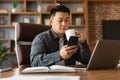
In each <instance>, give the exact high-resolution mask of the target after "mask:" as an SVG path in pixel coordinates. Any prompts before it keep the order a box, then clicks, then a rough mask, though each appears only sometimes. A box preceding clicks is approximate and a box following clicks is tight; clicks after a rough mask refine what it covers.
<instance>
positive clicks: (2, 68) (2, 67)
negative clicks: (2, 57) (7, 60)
mask: <svg viewBox="0 0 120 80" xmlns="http://www.w3.org/2000/svg"><path fill="white" fill-rule="evenodd" d="M11 69H12V67H10V66H0V72H4V71H8V70H11Z"/></svg>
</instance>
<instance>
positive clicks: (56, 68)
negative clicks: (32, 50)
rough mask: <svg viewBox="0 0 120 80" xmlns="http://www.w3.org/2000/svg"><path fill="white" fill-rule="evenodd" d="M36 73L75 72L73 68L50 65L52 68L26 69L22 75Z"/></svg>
mask: <svg viewBox="0 0 120 80" xmlns="http://www.w3.org/2000/svg"><path fill="white" fill-rule="evenodd" d="M36 72H76V69H74V68H73V67H68V66H62V65H52V66H49V67H47V66H40V67H27V68H25V69H24V70H23V71H22V73H36Z"/></svg>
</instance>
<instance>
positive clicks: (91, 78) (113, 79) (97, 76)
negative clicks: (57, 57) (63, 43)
mask: <svg viewBox="0 0 120 80" xmlns="http://www.w3.org/2000/svg"><path fill="white" fill-rule="evenodd" d="M19 75H24V76H31V75H40V76H43V75H44V76H45V75H46V76H47V75H51V76H54V75H61V76H80V77H81V79H80V80H120V68H118V69H112V70H91V71H80V72H75V73H35V74H22V73H21V69H18V68H16V69H12V70H10V71H7V72H2V73H0V78H7V77H13V76H19Z"/></svg>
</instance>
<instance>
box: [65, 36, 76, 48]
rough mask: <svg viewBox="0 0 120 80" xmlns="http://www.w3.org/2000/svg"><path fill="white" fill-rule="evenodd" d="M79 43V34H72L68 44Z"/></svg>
mask: <svg viewBox="0 0 120 80" xmlns="http://www.w3.org/2000/svg"><path fill="white" fill-rule="evenodd" d="M77 44H78V37H77V36H70V38H69V41H68V43H67V45H68V46H72V45H77Z"/></svg>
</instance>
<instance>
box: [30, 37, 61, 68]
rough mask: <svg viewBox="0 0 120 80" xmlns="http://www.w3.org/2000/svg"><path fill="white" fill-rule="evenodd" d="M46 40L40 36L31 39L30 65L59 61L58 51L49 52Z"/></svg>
mask: <svg viewBox="0 0 120 80" xmlns="http://www.w3.org/2000/svg"><path fill="white" fill-rule="evenodd" d="M48 42H49V41H48V40H46V39H44V38H43V37H40V36H37V37H36V38H35V39H34V40H33V43H32V47H31V54H30V61H31V66H49V65H52V64H54V63H55V62H57V61H60V56H59V51H56V52H53V53H49V51H50V50H49V46H48Z"/></svg>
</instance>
